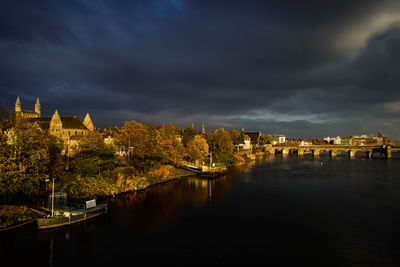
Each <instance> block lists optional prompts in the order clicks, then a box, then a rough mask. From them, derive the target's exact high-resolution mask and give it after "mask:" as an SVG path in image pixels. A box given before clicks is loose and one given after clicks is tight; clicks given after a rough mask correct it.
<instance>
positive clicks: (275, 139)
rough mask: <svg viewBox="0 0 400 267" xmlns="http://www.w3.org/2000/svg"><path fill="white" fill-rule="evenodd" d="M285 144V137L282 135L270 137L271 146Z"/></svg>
mask: <svg viewBox="0 0 400 267" xmlns="http://www.w3.org/2000/svg"><path fill="white" fill-rule="evenodd" d="M285 142H286V136H284V135H282V134H277V135H273V136H272V141H271V144H272V145H277V144H283V143H285Z"/></svg>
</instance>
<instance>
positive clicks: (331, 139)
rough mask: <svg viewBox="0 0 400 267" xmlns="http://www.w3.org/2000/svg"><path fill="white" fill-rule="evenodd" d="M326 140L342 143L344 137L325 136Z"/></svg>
mask: <svg viewBox="0 0 400 267" xmlns="http://www.w3.org/2000/svg"><path fill="white" fill-rule="evenodd" d="M324 140H325V141H327V142H328V143H329V144H331V145H341V144H342V138H341V137H340V136H338V137H325V138H324Z"/></svg>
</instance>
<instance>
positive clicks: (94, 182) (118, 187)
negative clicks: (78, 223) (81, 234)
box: [57, 165, 194, 199]
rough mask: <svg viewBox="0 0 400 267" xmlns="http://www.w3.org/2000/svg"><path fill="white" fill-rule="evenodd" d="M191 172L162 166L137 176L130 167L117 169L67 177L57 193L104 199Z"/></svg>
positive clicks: (187, 174) (81, 197)
mask: <svg viewBox="0 0 400 267" xmlns="http://www.w3.org/2000/svg"><path fill="white" fill-rule="evenodd" d="M193 174H194V173H193V172H190V171H187V170H183V169H180V168H175V167H173V166H171V165H164V166H161V167H159V168H157V169H155V170H152V171H149V172H147V173H144V174H138V173H136V172H135V170H134V169H133V168H132V167H129V166H127V167H118V168H115V169H114V170H112V171H110V172H108V173H104V174H102V175H100V176H95V177H80V176H75V177H69V178H68V179H67V180H66V181H63V183H62V184H61V185H60V186H59V188H57V189H58V191H63V192H67V193H68V196H70V197H74V198H80V199H85V198H104V197H109V196H115V195H118V194H120V193H125V192H129V191H135V190H143V189H146V188H147V187H149V186H151V185H154V184H157V183H162V182H166V181H170V180H174V179H178V178H181V177H185V176H189V175H193Z"/></svg>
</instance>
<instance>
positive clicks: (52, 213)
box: [46, 175, 54, 217]
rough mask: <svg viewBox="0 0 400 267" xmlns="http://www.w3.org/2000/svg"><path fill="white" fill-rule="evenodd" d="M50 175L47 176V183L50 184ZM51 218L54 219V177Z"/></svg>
mask: <svg viewBox="0 0 400 267" xmlns="http://www.w3.org/2000/svg"><path fill="white" fill-rule="evenodd" d="M49 181H50V180H49V175H47V178H46V182H49ZM51 217H54V177H53V188H52V190H51Z"/></svg>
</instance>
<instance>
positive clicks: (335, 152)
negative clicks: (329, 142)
mask: <svg viewBox="0 0 400 267" xmlns="http://www.w3.org/2000/svg"><path fill="white" fill-rule="evenodd" d="M330 154H331V157H336V156H337V154H338V152H337V151H336V150H331V153H330Z"/></svg>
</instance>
